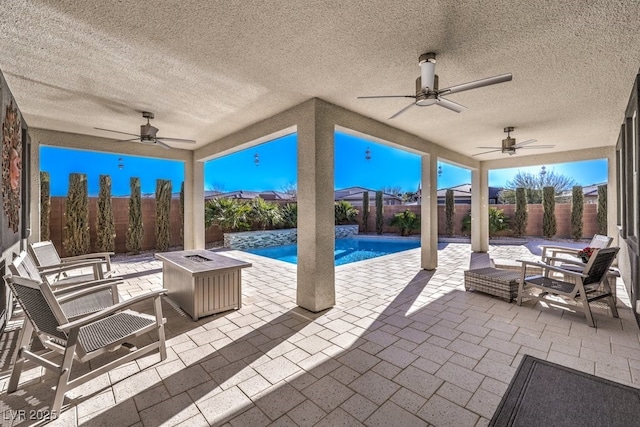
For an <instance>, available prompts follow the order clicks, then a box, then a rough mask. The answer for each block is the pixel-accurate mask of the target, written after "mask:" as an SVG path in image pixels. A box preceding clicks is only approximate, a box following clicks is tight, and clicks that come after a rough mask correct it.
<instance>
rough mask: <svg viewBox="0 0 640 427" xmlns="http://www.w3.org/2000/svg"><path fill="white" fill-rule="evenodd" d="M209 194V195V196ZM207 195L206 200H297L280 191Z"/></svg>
mask: <svg viewBox="0 0 640 427" xmlns="http://www.w3.org/2000/svg"><path fill="white" fill-rule="evenodd" d="M207 193H208V194H207ZM207 193H205V197H204V199H205V200H211V199H237V200H253V199H255V198H257V197H260V198H261V199H263V200H269V201H290V202H294V201H295V200H296V198H295V196H294V195H292V194H287V193H283V192H280V191H273V190H268V191H246V190H236V191H229V192H226V193H217V192H207Z"/></svg>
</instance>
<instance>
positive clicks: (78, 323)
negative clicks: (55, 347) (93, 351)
mask: <svg viewBox="0 0 640 427" xmlns="http://www.w3.org/2000/svg"><path fill="white" fill-rule="evenodd" d="M167 292H168V291H167V289H159V290H157V291H149V292H147V293H146V294H143V295H138V296H135V297H133V298H130V299H128V300H126V301H122V302H120V303H118V304H115V305H113V306H111V307H109V308H105V309H104V310H101V311H98V312H96V313H92V314H90V315H88V316H85V317H82V318H80V319H78V320H74V321H73V322H69V323H65V324H64V325H60V326H58V330H59V331H62V332H65V333H67V334H68V333H69V332H70V331H71V330H72V329H77V328H81V327H82V326H86V325H88V324H90V323H93V322H95V321H97V320H100V319H103V318H105V317H107V316H110V315H112V314H113V313H117V312H119V311H122V310H123V309H125V308H127V307H130V306H132V305H134V304H137V303H139V302H142V301H145V300H147V299H151V298H159V297H160V296H161V295H164V294H166V293H167Z"/></svg>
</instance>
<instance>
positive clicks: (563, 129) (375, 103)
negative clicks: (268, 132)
mask: <svg viewBox="0 0 640 427" xmlns="http://www.w3.org/2000/svg"><path fill="white" fill-rule="evenodd" d="M0 9H1V11H2V13H1V14H0V24H1V25H0V52H1V53H0V68H1V69H2V71H3V72H4V75H5V77H6V79H7V81H8V83H9V86H10V88H11V90H12V92H13V94H14V96H15V97H16V99H17V102H18V105H19V106H20V108H21V110H22V111H23V114H24V116H25V119H26V121H27V123H28V124H29V126H31V127H37V128H44V129H53V130H61V131H67V132H74V133H80V134H89V135H97V136H111V135H109V134H107V133H104V132H101V131H96V130H94V129H93V128H94V127H101V128H110V129H117V130H121V131H124V132H131V133H136V132H138V130H139V125H140V124H142V123H143V120H142V117H141V114H140V112H141V111H143V110H149V111H153V112H154V113H155V115H156V118H155V120H154V121H153V124H154V125H155V126H157V127H158V128H160V132H159V135H160V136H168V137H179V138H193V139H196V140H197V142H198V144H197V147H200V146H202V145H204V144H207V143H210V142H212V141H215V140H217V139H219V138H221V137H223V136H225V135H228V134H230V133H233V132H235V131H237V130H239V129H242V128H244V127H246V126H247V125H250V124H252V123H255V122H258V121H260V120H262V119H265V118H268V117H270V116H272V115H274V114H276V113H278V112H281V111H283V110H286V109H287V108H290V107H292V106H294V105H297V104H299V103H301V102H303V101H305V100H307V99H309V98H311V97H319V98H321V99H324V100H326V101H328V102H331V103H334V104H336V105H339V106H341V107H344V108H347V109H350V110H353V111H355V112H357V113H360V114H362V115H365V116H368V117H372V118H374V119H376V120H379V121H382V122H385V123H387V124H389V125H391V126H394V127H397V128H399V129H402V130H405V131H407V132H410V133H412V134H415V135H418V136H420V137H422V138H424V139H426V140H429V141H432V142H435V143H437V144H440V145H443V146H445V147H447V148H450V149H452V150H454V151H458V152H460V153H463V154H466V155H472V154H475V153H479V152H481V151H486V150H480V149H477V148H476V147H477V146H485V145H499V144H500V141H501V140H502V139H503V138H504V134H503V127H505V126H515V127H516V130H515V132H514V133H513V135H512V136H514V137H516V139H517V140H520V141H524V140H525V139H530V138H535V139H537V140H538V141H539V144H555V145H556V148H555V151H564V150H574V149H577V148H582V147H600V146H606V145H614V144H615V142H616V139H617V135H618V132H619V126H620V124H621V122H622V118H623V113H624V109H625V106H626V103H627V100H628V98H629V94H630V91H631V87H632V84H633V80H634V77H635V75H636V74H637V72H638V68H639V66H640V19H638V17H639V16H640V2H638V1H637V0H597V1H586V2H568V1H565V0H552V1H545V2H535V1H530V0H526V1H499V0H488V1H461V0H439V1H425V0H419V1H413V0H399V1H393V0H391V1H390V0H360V1H349V0H347V1H344V0H340V1H334V0H321V1H304V2H302V1H281V2H262V1H221V2H209V1H201V0H182V1H179V2H178V1H164V0H157V1H154V2H149V1H140V0H135V1H127V0H125V1H105V0H90V1H82V2H78V1H75V0H67V1H35V0H31V1H28V0H27V1H11V2H2V4H1V5H0ZM430 51H433V52H436V53H437V64H436V73H437V74H438V75H439V77H440V87H447V86H451V85H454V84H459V83H464V82H468V81H473V80H477V79H480V78H484V77H489V76H493V75H496V74H502V73H506V72H510V73H513V81H511V82H508V83H502V84H499V85H494V86H489V87H485V88H481V89H476V90H472V91H468V92H464V93H459V94H454V95H450V96H449V99H451V100H452V101H455V102H458V103H461V104H463V105H465V106H466V107H467V108H468V109H467V110H466V111H465V112H463V113H460V114H457V113H454V112H452V111H449V110H446V109H444V108H439V107H436V106H431V107H424V108H413V109H411V110H410V111H408V112H407V113H406V114H403V115H402V116H400V117H398V118H396V119H394V120H388V118H389V117H390V116H391V115H392V114H393V113H395V112H396V111H398V110H399V109H401V108H402V107H404V106H405V105H407V104H408V102H407V101H408V100H405V99H389V100H358V99H356V98H357V97H358V96H361V95H378V94H379V95H390V94H413V93H414V91H415V79H416V77H418V75H419V73H420V69H419V67H418V57H419V55H420V54H422V53H425V52H430ZM114 136H116V137H117V135H114ZM172 145H175V146H178V145H176V144H172ZM182 148H189V147H182ZM549 151H554V150H529V151H527V152H525V151H520V152H519V153H518V155H519V156H520V155H527V154H534V153H545V152H549ZM504 156H505V155H504V154H501V153H496V154H491V155H485V156H482V157H479V159H480V160H485V159H493V158H500V157H504Z"/></svg>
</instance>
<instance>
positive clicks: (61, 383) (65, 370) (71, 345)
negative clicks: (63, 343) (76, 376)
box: [51, 330, 78, 416]
mask: <svg viewBox="0 0 640 427" xmlns="http://www.w3.org/2000/svg"><path fill="white" fill-rule="evenodd" d="M77 339H78V331H77V330H76V331H74V332H72V333H71V334H70V336H69V338H68V339H67V348H66V349H65V351H64V356H63V359H62V365H61V366H60V376H59V377H58V385H57V386H56V395H55V397H54V398H53V404H52V405H51V415H52V416H59V415H60V409H61V408H62V403H63V402H64V395H65V393H66V392H67V391H68V390H69V387H68V383H69V376H70V375H71V365H72V364H73V355H74V353H75V351H76V342H77Z"/></svg>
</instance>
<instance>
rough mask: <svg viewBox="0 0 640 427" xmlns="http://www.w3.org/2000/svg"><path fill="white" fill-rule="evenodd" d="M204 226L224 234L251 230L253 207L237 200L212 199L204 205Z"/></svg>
mask: <svg viewBox="0 0 640 427" xmlns="http://www.w3.org/2000/svg"><path fill="white" fill-rule="evenodd" d="M204 209H205V211H204V225H205V227H211V226H212V225H217V226H218V227H220V230H222V231H223V232H229V231H248V230H251V219H250V215H251V206H249V205H248V204H247V203H243V202H239V201H237V200H236V199H226V198H219V199H211V200H209V201H207V203H205V205H204Z"/></svg>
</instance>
